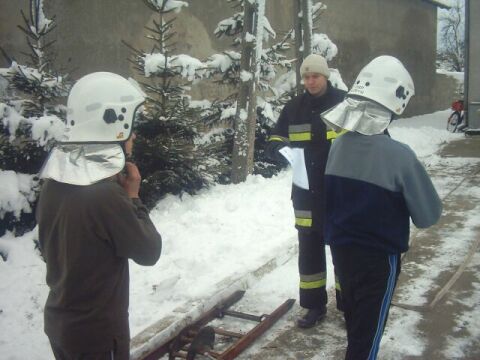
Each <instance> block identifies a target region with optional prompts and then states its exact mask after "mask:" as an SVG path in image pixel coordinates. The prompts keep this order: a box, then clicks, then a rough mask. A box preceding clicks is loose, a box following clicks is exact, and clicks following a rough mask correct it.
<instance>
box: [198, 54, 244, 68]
mask: <svg viewBox="0 0 480 360" xmlns="http://www.w3.org/2000/svg"><path fill="white" fill-rule="evenodd" d="M241 57H242V55H241V54H240V53H239V52H237V51H233V50H227V51H224V52H223V53H222V54H213V55H211V56H210V57H209V58H208V60H207V61H206V62H205V67H206V68H207V69H209V71H210V72H220V73H224V72H225V71H227V70H228V69H229V68H233V67H236V66H238V65H239V64H240V59H241Z"/></svg>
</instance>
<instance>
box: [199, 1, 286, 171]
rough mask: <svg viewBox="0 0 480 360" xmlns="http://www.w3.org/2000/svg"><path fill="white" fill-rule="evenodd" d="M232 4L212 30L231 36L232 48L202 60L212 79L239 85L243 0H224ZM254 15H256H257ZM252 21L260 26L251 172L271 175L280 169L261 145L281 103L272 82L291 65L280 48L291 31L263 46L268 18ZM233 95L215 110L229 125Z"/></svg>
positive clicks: (270, 33)
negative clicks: (275, 41) (257, 94)
mask: <svg viewBox="0 0 480 360" xmlns="http://www.w3.org/2000/svg"><path fill="white" fill-rule="evenodd" d="M227 2H229V3H231V4H232V8H233V9H234V11H236V12H235V13H234V14H233V15H232V16H231V17H229V18H227V19H224V20H222V21H221V22H220V23H219V24H218V25H217V28H216V29H215V31H214V34H215V35H216V36H217V37H231V38H232V49H229V50H226V51H224V52H223V53H221V54H214V55H212V56H210V58H209V59H208V60H207V61H206V63H205V64H206V68H207V76H210V77H213V78H214V79H215V81H220V82H222V83H224V84H229V85H233V86H232V87H234V88H235V89H237V88H238V87H239V84H241V82H242V80H245V79H246V74H245V73H243V74H242V73H241V71H240V61H241V59H242V54H241V52H240V51H239V50H238V47H239V45H240V44H241V34H242V31H243V26H244V12H243V6H244V1H243V0H227ZM257 16H258V15H257ZM260 19H261V20H258V17H257V19H256V21H258V22H259V24H261V26H260V28H257V29H258V30H259V31H257V34H256V35H257V36H259V35H258V34H260V36H259V37H261V41H260V42H259V45H260V43H261V45H262V46H256V47H255V51H256V52H259V54H256V56H257V57H258V58H259V61H257V64H256V69H255V70H254V72H255V76H258V81H257V82H258V88H259V90H260V91H262V93H261V94H260V95H259V96H257V98H256V102H257V106H256V115H257V116H256V125H255V146H254V153H253V158H254V164H253V165H254V168H253V173H254V174H261V175H263V176H272V175H273V174H275V173H276V172H278V171H279V170H280V168H281V167H280V166H278V165H275V164H272V163H271V162H270V160H269V159H267V158H266V156H265V155H264V149H265V146H266V139H267V138H268V136H269V132H270V130H271V127H272V126H273V125H274V124H275V121H276V118H277V117H278V111H279V108H280V107H281V106H282V105H283V104H284V103H285V101H286V97H285V94H283V93H282V94H280V95H279V96H277V95H278V94H277V92H276V90H275V88H274V87H273V86H272V83H273V81H274V80H275V78H276V76H277V74H278V72H279V71H280V69H281V68H286V69H289V68H290V66H291V60H288V59H286V57H285V55H283V54H281V52H285V51H286V50H288V49H289V48H290V45H289V40H290V39H291V35H292V32H291V31H288V32H287V33H286V35H285V36H284V37H283V39H282V40H281V41H280V42H278V43H275V44H273V45H271V46H270V47H266V48H264V47H263V44H264V43H267V41H268V40H269V38H270V37H272V38H274V37H275V36H276V33H275V31H274V30H273V28H272V27H271V25H270V23H269V21H268V19H267V18H266V17H265V16H264V15H263V14H262V15H260ZM237 97H238V94H237V93H235V92H233V93H232V94H231V95H230V96H229V97H228V98H227V99H224V100H220V101H218V103H219V104H222V105H223V110H222V111H221V112H219V113H218V114H219V116H221V117H222V118H223V119H224V120H226V121H227V124H229V126H230V129H232V128H233V121H234V119H235V116H234V115H235V114H236V112H237ZM226 139H227V140H228V141H231V142H232V146H231V147H232V149H233V137H232V136H230V137H228V136H227V137H226Z"/></svg>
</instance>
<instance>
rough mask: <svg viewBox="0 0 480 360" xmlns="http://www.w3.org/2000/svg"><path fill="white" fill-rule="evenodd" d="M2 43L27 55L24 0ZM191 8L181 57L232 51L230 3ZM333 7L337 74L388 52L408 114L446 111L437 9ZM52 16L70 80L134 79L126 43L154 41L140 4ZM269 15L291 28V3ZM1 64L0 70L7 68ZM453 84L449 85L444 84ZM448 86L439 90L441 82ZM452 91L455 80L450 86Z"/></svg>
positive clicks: (183, 19) (1, 26)
mask: <svg viewBox="0 0 480 360" xmlns="http://www.w3.org/2000/svg"><path fill="white" fill-rule="evenodd" d="M0 3H1V5H0V7H1V8H0V10H1V11H0V44H1V46H2V47H3V48H4V49H5V50H6V51H7V52H8V53H9V54H12V55H15V56H16V57H17V58H19V60H22V56H21V55H19V54H20V52H21V51H26V44H25V41H24V35H23V33H22V32H21V31H19V30H18V29H17V28H16V25H17V24H21V21H22V19H21V16H20V12H19V10H20V9H22V8H23V9H28V1H27V0H16V1H1V2H0ZM188 3H189V7H188V8H187V9H186V10H183V11H182V12H181V13H180V15H179V16H178V18H177V22H176V27H175V28H176V31H177V35H178V42H177V51H178V52H179V53H188V54H190V55H192V56H196V57H198V58H201V59H204V58H205V57H207V56H208V55H209V54H211V53H213V52H219V51H221V50H222V49H225V48H227V47H228V46H229V45H230V40H229V39H226V40H223V39H217V38H215V36H214V35H213V30H214V29H215V27H216V26H217V24H218V22H219V21H220V20H222V19H224V18H226V17H227V16H229V15H230V14H232V11H238V9H236V10H233V9H232V8H231V5H230V4H228V3H227V2H226V1H224V0H189V1H188ZM323 3H325V4H326V5H327V6H328V9H327V11H326V12H325V14H324V16H323V17H322V19H321V21H320V23H319V26H318V31H319V32H324V33H326V34H327V35H328V36H329V37H330V39H331V40H332V41H333V42H334V43H335V44H336V45H337V46H338V49H339V53H338V55H337V57H336V58H335V59H334V61H333V62H332V64H331V66H333V67H336V68H338V69H339V70H340V72H341V74H342V76H343V79H344V81H345V83H346V84H347V86H350V85H351V84H352V82H353V80H354V78H355V76H356V74H357V73H358V72H359V70H360V69H361V68H362V66H363V65H365V64H366V63H367V62H368V61H369V60H371V59H372V58H373V57H375V56H378V55H382V54H389V55H393V56H396V57H398V58H399V59H400V60H401V61H402V62H403V63H404V64H405V66H406V67H407V69H408V70H409V71H410V72H411V74H412V77H413V78H414V81H415V86H416V96H415V97H414V98H413V99H412V102H411V105H410V106H409V108H408V109H407V113H406V115H411V114H419V113H427V112H432V111H434V110H437V109H439V108H438V104H437V102H438V99H440V98H442V96H443V97H445V98H446V99H448V101H447V103H446V104H444V105H443V106H442V105H441V104H440V109H445V108H448V106H449V101H450V98H451V97H452V96H451V95H449V94H448V91H450V90H449V89H448V88H449V86H446V87H445V84H444V83H445V82H444V81H438V80H437V79H436V74H435V52H436V14H437V11H436V7H435V6H433V5H432V4H431V3H429V2H426V1H422V0H361V1H359V0H323ZM45 12H46V14H47V17H51V16H52V15H53V14H55V15H56V20H57V23H58V27H57V29H56V30H55V32H54V33H53V35H52V38H53V39H54V40H56V44H55V49H56V51H57V54H58V59H57V65H58V67H59V68H61V69H67V70H72V69H73V72H72V77H73V78H79V77H80V76H82V75H84V74H87V73H90V72H93V71H112V72H117V73H120V74H122V75H125V76H132V75H134V70H133V69H132V66H131V64H130V63H129V62H128V60H127V59H128V57H129V49H128V48H127V47H126V46H125V45H123V44H122V40H124V41H126V42H127V43H129V44H132V45H134V46H135V47H136V48H139V49H143V50H145V51H150V50H151V47H152V45H151V42H149V41H148V40H147V39H146V38H145V33H146V32H145V30H144V27H145V26H146V25H151V23H152V21H153V19H154V18H155V15H154V13H153V12H152V11H151V10H150V9H149V8H148V7H147V6H146V5H144V3H143V1H141V0H102V1H98V0H69V1H65V0H45ZM266 13H267V16H268V17H269V19H270V22H271V24H272V26H273V27H274V29H275V30H276V31H277V33H278V36H279V37H280V36H281V35H282V34H284V33H285V32H286V31H288V30H289V29H290V28H291V27H292V23H293V1H292V0H269V1H267V9H266ZM5 65H6V63H5V61H4V60H3V59H1V60H0V66H5ZM447 82H448V81H447ZM439 83H442V84H443V86H442V87H440V88H436V84H439ZM454 87H455V86H454V85H453V80H452V88H454ZM225 91H227V90H226V89H224V88H222V87H218V86H213V87H212V86H211V87H205V86H202V87H197V88H195V91H194V92H195V97H215V96H219V95H221V94H224V93H225Z"/></svg>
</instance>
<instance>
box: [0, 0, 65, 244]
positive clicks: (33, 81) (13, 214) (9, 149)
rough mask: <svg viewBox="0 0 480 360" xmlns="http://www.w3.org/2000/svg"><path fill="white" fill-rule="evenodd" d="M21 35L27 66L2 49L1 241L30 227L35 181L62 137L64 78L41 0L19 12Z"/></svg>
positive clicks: (51, 24) (52, 22) (51, 23)
mask: <svg viewBox="0 0 480 360" xmlns="http://www.w3.org/2000/svg"><path fill="white" fill-rule="evenodd" d="M21 14H22V17H23V20H24V24H23V25H19V26H18V27H19V29H20V30H21V31H22V32H23V33H24V34H25V35H26V38H27V44H28V46H29V50H30V51H29V53H24V55H26V56H28V62H27V63H26V64H25V65H22V64H19V63H18V62H17V61H15V59H14V58H13V57H11V56H9V54H7V53H6V52H5V51H4V50H3V49H1V51H2V53H3V55H4V57H5V58H6V60H7V61H8V62H9V64H10V66H9V67H8V68H4V69H0V76H2V77H3V78H5V79H6V81H7V87H6V89H5V91H4V93H3V94H0V177H1V180H2V186H3V184H5V183H7V184H10V188H9V189H6V190H5V192H3V193H2V196H0V236H1V235H3V233H4V232H5V231H6V230H10V231H14V232H15V234H17V235H21V234H22V233H23V232H25V231H27V230H29V229H31V228H33V226H34V224H35V220H34V216H33V209H34V208H35V204H36V198H37V192H38V180H37V179H36V174H37V173H38V171H39V170H40V168H41V166H42V164H43V162H44V160H45V158H46V156H47V153H48V150H49V149H50V147H51V146H52V144H53V142H54V141H55V139H58V138H59V137H60V136H61V135H62V134H63V127H64V121H63V120H62V119H64V118H65V107H64V106H62V105H61V104H60V103H61V101H62V100H64V97H65V96H66V95H67V93H68V87H69V84H68V82H67V81H66V78H65V77H64V76H61V75H59V74H58V73H57V72H55V70H54V69H53V64H52V62H53V59H52V58H53V56H52V53H51V47H52V45H53V42H48V41H47V35H48V34H49V33H50V32H51V31H53V30H54V29H55V26H56V25H55V19H54V17H53V18H52V19H48V18H46V17H45V14H44V12H43V0H30V9H29V16H28V17H27V16H26V15H25V13H24V12H23V11H21Z"/></svg>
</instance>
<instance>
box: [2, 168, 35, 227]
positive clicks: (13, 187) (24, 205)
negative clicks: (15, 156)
mask: <svg viewBox="0 0 480 360" xmlns="http://www.w3.org/2000/svg"><path fill="white" fill-rule="evenodd" d="M34 177H35V175H28V174H20V173H16V172H15V171H12V170H6V171H5V170H0V184H2V186H0V219H3V217H4V216H5V214H6V213H8V212H12V213H13V215H14V216H15V217H16V218H17V219H18V218H19V217H20V215H21V213H22V212H24V213H30V212H32V208H31V206H30V204H31V203H33V202H34V201H35V188H36V187H37V184H38V181H37V180H34Z"/></svg>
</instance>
